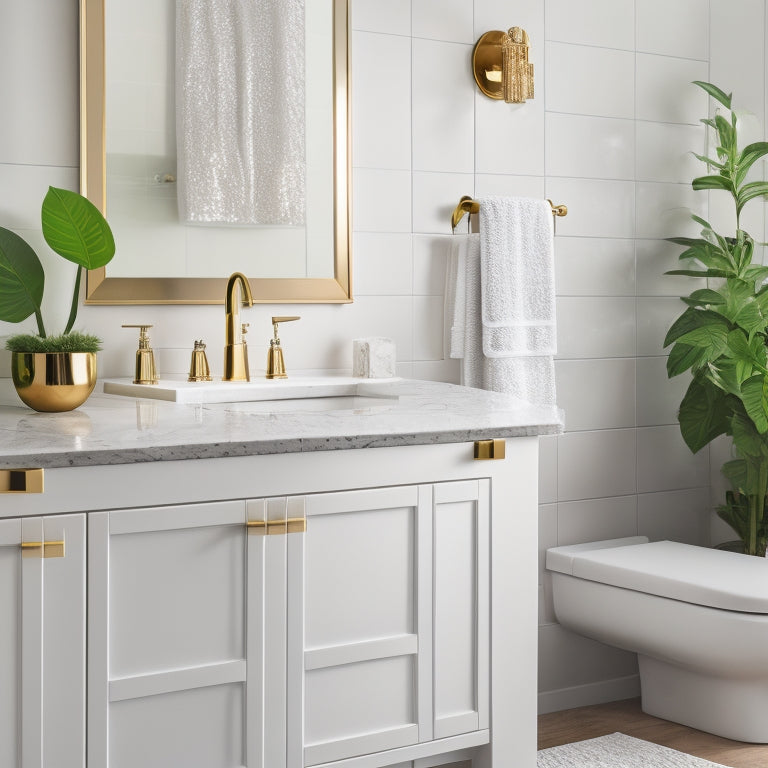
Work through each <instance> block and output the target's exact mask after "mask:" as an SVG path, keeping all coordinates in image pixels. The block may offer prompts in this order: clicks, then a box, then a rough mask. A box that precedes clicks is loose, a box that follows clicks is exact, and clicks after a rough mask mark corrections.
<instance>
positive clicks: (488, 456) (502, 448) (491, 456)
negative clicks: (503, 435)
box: [475, 439, 507, 461]
mask: <svg viewBox="0 0 768 768" xmlns="http://www.w3.org/2000/svg"><path fill="white" fill-rule="evenodd" d="M506 448H507V444H506V441H505V440H500V439H496V440H477V441H476V442H475V458H476V459H477V460H478V461H493V460H498V459H503V458H504V457H505V455H506Z"/></svg>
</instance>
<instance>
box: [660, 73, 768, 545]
mask: <svg viewBox="0 0 768 768" xmlns="http://www.w3.org/2000/svg"><path fill="white" fill-rule="evenodd" d="M696 85H698V86H699V87H701V88H703V89H704V90H705V91H706V92H707V93H708V94H709V95H710V96H711V97H712V98H713V99H715V101H717V102H718V103H719V104H720V107H718V110H717V112H716V114H715V117H714V118H710V119H705V120H703V121H702V122H704V123H705V125H707V126H708V128H709V129H711V131H712V132H713V135H714V136H715V137H716V143H717V147H716V151H715V152H716V157H705V156H700V155H697V156H696V157H697V158H698V159H699V160H701V161H702V162H704V163H705V164H706V165H707V171H708V174H707V175H705V176H701V177H699V178H696V179H694V180H693V188H694V189H695V190H721V191H723V192H725V193H726V194H727V195H729V196H730V198H731V199H732V200H733V203H734V206H735V214H736V216H735V231H734V232H732V233H729V234H727V235H724V234H720V233H718V232H716V231H715V230H714V229H713V227H712V226H711V225H710V224H709V223H708V222H706V221H704V220H703V219H701V218H699V217H698V216H693V219H694V220H695V221H696V222H697V223H698V224H699V225H701V227H702V231H701V236H700V237H698V238H688V237H676V238H671V241H672V242H674V243H677V244H679V245H682V246H684V250H683V252H682V253H681V254H680V259H681V260H682V261H683V262H685V263H686V264H687V265H689V266H688V267H687V268H685V269H677V270H673V271H671V272H668V273H667V274H672V275H689V276H691V277H696V278H707V281H708V283H707V284H708V287H707V288H700V289H698V290H695V291H693V293H691V294H690V296H687V297H685V298H683V301H684V302H685V304H687V305H688V306H687V308H686V310H685V311H684V312H683V313H682V315H680V317H679V318H678V319H677V320H676V321H675V323H674V324H673V325H672V327H671V328H670V329H669V332H668V333H667V336H666V339H665V341H664V346H665V347H666V346H669V345H672V348H671V350H670V354H669V359H668V361H667V373H668V375H669V377H670V378H672V377H673V376H678V375H680V374H682V373H684V372H685V371H690V372H691V374H692V379H691V383H690V386H689V387H688V391H687V392H686V394H685V396H684V398H683V400H682V402H681V404H680V411H679V421H680V430H681V432H682V436H683V439H684V440H685V442H686V443H687V445H688V447H689V448H690V449H691V450H692V451H693V452H694V453H696V452H697V451H699V450H701V449H702V448H703V447H704V446H706V445H707V444H709V443H710V442H711V441H712V440H714V439H715V438H716V437H718V436H719V435H723V434H725V435H729V436H730V437H731V439H732V441H733V447H734V452H735V458H734V459H733V460H731V461H728V462H726V463H725V464H724V466H723V468H722V471H723V474H724V475H725V476H726V478H727V479H728V480H729V481H730V483H731V486H732V490H731V491H728V492H727V494H726V499H725V503H724V504H723V505H721V506H720V507H719V508H718V514H719V515H720V517H721V518H722V519H723V520H725V521H726V522H727V523H728V524H729V525H730V526H731V527H732V528H733V529H734V530H735V531H736V533H737V534H738V536H739V540H740V542H739V543H738V544H737V546H736V547H733V548H736V549H740V550H742V551H744V552H745V553H747V554H750V555H757V556H761V557H762V556H765V551H766V543H767V542H768V515H766V493H767V492H768V355H766V340H767V339H768V285H763V283H764V281H765V280H766V279H767V278H768V267H766V266H762V265H760V264H755V263H753V257H754V255H755V241H754V240H753V238H752V237H751V236H750V235H749V234H748V233H747V232H745V231H744V230H743V229H742V228H741V215H742V211H743V210H744V207H745V205H747V203H748V202H749V201H750V200H753V199H754V198H760V197H763V196H766V195H768V183H766V182H764V181H748V180H747V176H748V174H749V171H750V170H751V169H752V168H753V166H754V165H755V163H756V162H757V161H758V160H760V159H761V158H762V157H764V156H765V155H766V154H768V142H764V141H760V142H756V143H753V144H749V145H748V146H745V147H743V148H740V147H739V141H738V121H737V118H736V115H735V114H734V112H733V111H732V109H731V95H730V94H726V93H724V92H723V91H722V90H721V89H720V88H718V87H717V86H714V85H712V84H711V83H703V82H698V81H697V82H696Z"/></svg>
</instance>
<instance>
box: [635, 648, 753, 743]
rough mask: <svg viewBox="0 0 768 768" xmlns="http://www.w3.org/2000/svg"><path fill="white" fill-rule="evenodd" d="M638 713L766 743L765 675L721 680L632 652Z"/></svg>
mask: <svg viewBox="0 0 768 768" xmlns="http://www.w3.org/2000/svg"><path fill="white" fill-rule="evenodd" d="M637 660H638V664H639V667H640V685H641V689H642V708H643V712H646V713H647V714H649V715H654V716H655V717H661V718H663V719H664V720H671V721H672V722H675V723H681V724H682V725H687V726H690V727H691V728H697V729H698V730H700V731H706V732H707V733H712V734H714V735H715V736H723V737H724V738H726V739H733V740H734V741H747V742H752V743H757V744H766V743H768V718H766V712H768V684H766V681H765V679H764V678H760V679H757V680H750V679H748V678H747V679H735V680H734V679H724V678H719V677H714V676H709V675H702V674H700V673H697V672H691V671H690V670H687V669H682V668H680V667H677V666H674V665H671V664H667V663H665V662H663V661H658V660H657V659H653V658H651V657H649V656H644V655H643V654H638V655H637Z"/></svg>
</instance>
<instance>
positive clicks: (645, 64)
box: [635, 53, 709, 125]
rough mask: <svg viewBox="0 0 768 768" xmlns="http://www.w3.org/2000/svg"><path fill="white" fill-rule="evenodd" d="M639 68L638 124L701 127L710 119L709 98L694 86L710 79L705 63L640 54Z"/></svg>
mask: <svg viewBox="0 0 768 768" xmlns="http://www.w3.org/2000/svg"><path fill="white" fill-rule="evenodd" d="M636 67H637V82H636V89H637V93H636V114H635V116H636V118H637V119H638V120H651V121H656V122H660V123H688V124H690V125H698V122H699V120H701V118H703V117H706V116H707V115H708V113H709V109H708V104H707V95H706V93H705V92H704V91H702V90H701V88H698V87H696V86H695V85H693V81H694V80H706V79H707V75H708V67H707V63H706V62H703V61H693V60H691V59H676V58H672V57H671V56H654V55H652V54H646V53H638V54H637V63H636Z"/></svg>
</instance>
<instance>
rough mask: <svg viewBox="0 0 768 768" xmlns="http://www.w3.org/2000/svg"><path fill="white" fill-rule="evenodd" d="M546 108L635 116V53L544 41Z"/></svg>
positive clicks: (573, 112) (606, 115)
mask: <svg viewBox="0 0 768 768" xmlns="http://www.w3.org/2000/svg"><path fill="white" fill-rule="evenodd" d="M546 61H547V65H546V89H545V97H546V108H547V111H550V112H570V113H572V114H578V115H598V116H601V117H623V118H627V119H632V118H633V117H634V116H635V104H634V93H635V87H634V86H635V54H634V53H630V52H629V51H616V50H610V49H608V48H593V47H588V46H585V45H570V44H568V43H546Z"/></svg>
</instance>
